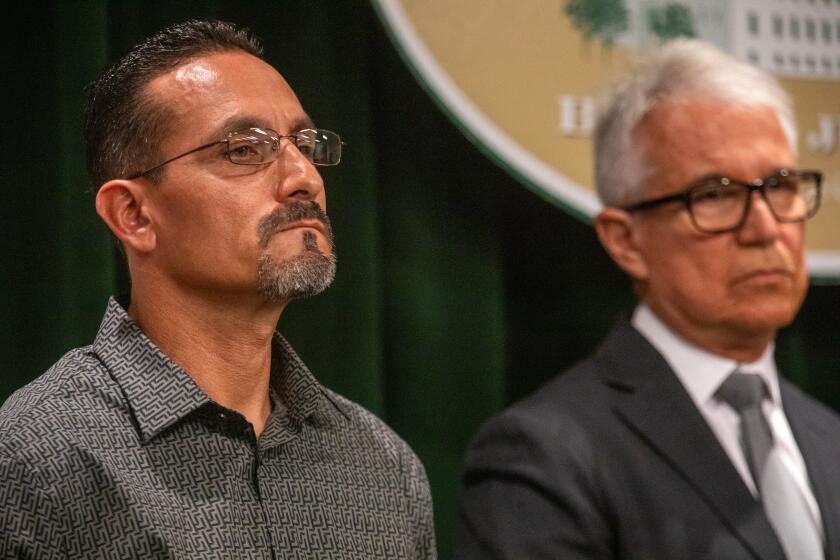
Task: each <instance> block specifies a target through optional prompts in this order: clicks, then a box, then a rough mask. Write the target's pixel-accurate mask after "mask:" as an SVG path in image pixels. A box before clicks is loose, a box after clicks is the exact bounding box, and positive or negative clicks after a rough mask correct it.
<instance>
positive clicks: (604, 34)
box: [565, 0, 696, 46]
mask: <svg viewBox="0 0 840 560" xmlns="http://www.w3.org/2000/svg"><path fill="white" fill-rule="evenodd" d="M565 11H566V15H567V16H569V19H571V20H572V23H573V24H574V26H575V27H576V28H577V29H579V30H580V31H581V32H582V33H583V36H584V38H586V39H587V40H590V39H593V38H594V39H598V40H600V41H602V42H603V43H604V44H605V45H607V46H610V45H612V44H613V43H614V42H615V40H616V39H617V38H618V37H619V36H620V35H621V34H622V33H624V32H625V31H627V28H628V26H629V18H628V12H627V8H626V7H625V5H624V1H623V0H568V2H567V3H566V10H565ZM647 20H648V21H647V23H648V29H649V31H650V32H651V33H652V34H653V35H655V36H656V37H658V38H659V39H660V40H662V41H668V40H671V39H675V38H677V37H694V36H695V35H696V34H695V32H694V24H693V22H692V19H691V10H690V9H689V8H688V6H685V5H683V4H678V3H673V2H669V3H667V4H664V5H663V6H661V7H655V6H651V7H649V8H648V9H647Z"/></svg>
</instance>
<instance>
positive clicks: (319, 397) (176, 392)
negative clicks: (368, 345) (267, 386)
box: [93, 297, 349, 442]
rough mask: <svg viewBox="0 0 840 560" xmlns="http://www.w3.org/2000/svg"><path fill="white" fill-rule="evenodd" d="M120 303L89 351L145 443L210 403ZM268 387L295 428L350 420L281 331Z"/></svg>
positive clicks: (274, 341) (113, 301)
mask: <svg viewBox="0 0 840 560" xmlns="http://www.w3.org/2000/svg"><path fill="white" fill-rule="evenodd" d="M120 300H121V301H118V300H117V299H116V298H113V297H112V298H110V299H109V300H108V307H107V309H106V311H105V316H104V317H103V319H102V324H101V325H100V327H99V332H98V333H97V335H96V339H95V340H94V343H93V351H94V353H95V354H96V355H97V356H98V358H99V360H101V361H102V363H103V364H104V365H105V367H107V368H108V370H109V371H110V373H111V375H112V376H113V378H114V380H115V381H116V382H117V384H118V385H119V386H120V388H121V389H122V391H123V393H124V394H125V397H126V400H127V401H128V405H129V407H130V408H131V411H132V413H133V415H134V418H135V420H136V423H137V427H138V430H139V431H140V435H141V437H142V439H143V441H144V442H145V441H149V440H151V439H152V438H154V437H155V436H156V435H157V434H159V433H160V432H162V431H163V430H164V429H166V428H167V427H169V426H171V425H173V424H175V423H176V422H178V421H179V420H181V419H183V418H184V417H186V416H187V415H188V414H190V413H191V412H193V411H194V410H196V409H198V408H199V407H201V406H203V405H205V404H207V403H210V402H212V401H211V400H210V398H209V397H208V396H207V395H206V394H204V392H203V391H202V390H201V389H200V388H199V387H198V385H196V384H195V382H194V381H193V380H192V378H191V377H190V376H189V375H188V374H187V373H186V372H185V371H184V370H183V369H182V368H181V367H180V366H178V365H177V364H176V363H174V362H173V361H172V360H171V359H169V357H168V356H166V354H164V353H163V352H162V351H161V350H160V349H159V348H158V347H157V346H155V344H154V343H153V342H152V341H151V340H149V338H148V337H146V335H145V334H143V331H142V330H141V329H140V326H139V325H138V324H137V323H136V322H135V321H134V319H132V318H131V317H130V316H129V315H128V313H127V311H126V308H125V306H127V303H128V302H127V298H126V299H125V300H123V299H122V298H120ZM271 384H272V387H273V388H274V390H275V391H276V393H277V395H278V396H279V397H280V399H281V400H282V402H283V404H284V405H285V407H286V409H287V413H288V415H289V419H290V420H291V421H292V422H293V423H295V424H297V425H300V424H302V423H303V422H304V420H306V419H307V418H309V417H310V416H313V415H316V416H319V417H320V418H322V419H323V420H326V421H327V423H329V419H337V418H343V417H346V418H349V416H348V415H347V413H346V412H345V411H344V410H343V409H342V407H341V405H340V403H339V402H338V400H337V399H335V398H332V397H331V395H330V394H329V393H328V392H327V391H325V390H324V389H323V387H321V385H320V384H319V383H318V382H317V381H316V380H315V377H314V376H313V375H312V373H311V372H310V371H309V369H308V368H307V367H306V365H304V363H303V361H302V360H301V359H300V357H298V355H297V354H296V353H295V351H294V350H293V349H292V347H291V346H290V345H289V343H288V342H287V341H286V340H285V339H284V338H283V337H282V336H281V335H280V334H279V333H275V335H274V337H273V339H272V352H271Z"/></svg>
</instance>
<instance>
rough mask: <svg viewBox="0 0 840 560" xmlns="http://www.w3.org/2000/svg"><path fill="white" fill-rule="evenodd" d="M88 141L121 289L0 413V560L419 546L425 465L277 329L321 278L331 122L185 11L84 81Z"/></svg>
mask: <svg viewBox="0 0 840 560" xmlns="http://www.w3.org/2000/svg"><path fill="white" fill-rule="evenodd" d="M86 137H87V138H86V139H87V149H88V167H89V171H90V173H91V175H92V178H93V180H94V183H95V184H97V185H100V187H99V189H98V192H97V196H96V209H97V212H98V213H99V215H100V216H101V217H102V219H103V220H104V221H105V223H106V224H107V225H108V227H109V228H110V230H111V232H112V233H113V234H114V236H115V237H116V238H117V239H118V240H119V242H120V244H121V245H122V247H123V248H124V250H125V254H126V257H127V260H128V266H129V270H130V274H131V280H132V288H131V294H130V298H124V299H111V301H110V302H109V303H108V307H107V310H106V313H105V317H104V319H103V321H102V326H101V327H100V330H99V333H98V334H97V336H96V339H95V341H94V343H93V345H91V346H88V347H85V348H79V349H75V350H72V351H71V352H69V353H68V354H66V355H65V356H64V357H63V358H62V359H61V360H59V362H58V363H56V364H55V365H54V366H53V367H52V368H50V370H49V371H47V372H46V373H45V374H44V375H42V376H41V377H40V378H38V379H37V380H36V381H34V382H33V383H31V384H30V385H28V386H27V387H25V388H23V389H21V390H20V391H18V392H17V393H15V394H14V395H13V396H12V397H11V398H10V399H9V400H8V401H7V402H6V403H5V405H4V406H3V408H2V409H0V557H2V558H94V557H95V558H127V557H131V558H202V559H206V558H290V559H291V558H342V559H343V558H365V559H376V558H382V559H385V558H388V559H392V558H417V559H433V558H435V557H436V553H435V543H434V533H433V524H432V506H431V496H430V491H429V486H428V482H427V480H426V475H425V472H424V470H423V466H422V465H421V464H420V462H419V461H418V459H417V458H416V457H415V455H414V454H413V453H412V451H411V450H410V449H409V447H408V446H407V445H406V444H405V443H404V442H403V441H401V440H400V439H399V437H397V436H396V435H395V434H394V433H393V432H392V431H390V430H389V429H388V428H387V427H386V426H385V425H384V424H383V423H382V422H381V421H380V420H378V419H377V418H375V417H374V416H373V415H371V414H370V413H368V412H367V411H365V410H363V409H362V408H361V407H359V406H358V405H356V404H354V403H351V402H349V401H347V400H346V399H344V398H342V397H340V396H338V395H336V394H334V393H332V392H331V391H329V390H328V389H326V388H324V387H322V386H321V385H319V384H318V382H317V381H316V380H315V378H314V377H313V376H312V374H311V373H310V372H309V371H308V370H307V368H306V366H305V365H304V364H303V363H302V362H301V360H300V359H299V358H298V357H297V355H296V354H295V353H294V351H293V350H292V349H291V347H290V346H289V345H288V343H287V342H286V341H285V340H284V339H283V338H282V337H281V336H280V335H279V334H277V333H276V332H275V326H276V324H277V321H278V319H279V317H280V314H281V312H282V311H283V309H284V308H285V306H286V304H287V303H288V302H289V301H291V300H292V299H295V298H298V297H305V296H309V295H313V294H317V293H319V292H320V291H322V290H324V289H325V288H326V287H327V286H328V285H329V284H330V282H331V281H332V279H333V276H334V273H335V256H334V248H333V244H332V232H331V229H330V225H329V220H328V219H327V216H326V214H325V208H326V200H325V193H324V185H323V182H322V180H321V177H320V175H319V173H318V171H317V170H316V167H315V166H318V165H335V164H337V163H338V162H339V160H340V158H341V145H342V143H341V140H340V138H339V136H338V135H337V134H335V133H334V132H330V131H328V130H324V129H318V128H316V127H315V126H314V124H313V123H312V122H311V120H310V119H309V117H308V116H307V115H306V113H305V112H304V111H303V109H302V107H301V105H300V103H299V102H298V100H297V98H296V97H295V94H294V92H293V91H292V90H291V89H290V87H289V85H288V84H287V83H286V82H285V80H284V79H283V78H282V77H281V76H280V74H278V73H277V71H276V70H274V68H272V67H271V66H269V65H268V64H267V63H265V62H264V61H263V60H262V58H261V47H260V46H259V43H258V42H257V41H256V39H254V38H253V37H252V36H251V35H250V34H249V33H248V32H247V30H244V29H241V28H237V27H235V26H233V25H231V24H226V23H221V22H204V21H190V22H186V23H184V24H180V25H176V26H173V27H170V28H167V29H165V30H163V31H161V32H159V33H158V34H156V35H154V36H153V37H151V38H149V39H147V40H146V41H144V42H143V43H141V44H139V45H138V46H136V47H135V48H134V49H132V50H131V51H130V52H129V53H128V54H127V55H126V56H125V57H124V58H122V59H121V60H119V61H118V62H116V63H115V64H114V65H112V66H111V67H110V68H108V69H107V70H106V71H105V73H104V74H103V75H102V76H101V77H100V78H99V79H98V80H97V81H95V82H94V83H93V84H91V87H90V90H89V93H88V107H87V121H86Z"/></svg>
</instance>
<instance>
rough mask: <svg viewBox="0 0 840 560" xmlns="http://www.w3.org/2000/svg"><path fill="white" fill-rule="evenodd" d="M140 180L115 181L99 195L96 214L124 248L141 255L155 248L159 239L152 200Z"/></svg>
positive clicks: (106, 186)
mask: <svg viewBox="0 0 840 560" xmlns="http://www.w3.org/2000/svg"><path fill="white" fill-rule="evenodd" d="M145 195H146V193H145V190H144V188H143V185H141V184H140V183H139V182H138V181H133V180H127V179H112V180H111V181H108V182H107V183H105V184H104V185H102V186H101V187H100V188H99V192H98V193H96V212H97V214H99V216H100V217H101V218H102V220H103V221H104V222H105V223H106V224H107V225H108V228H109V229H110V230H111V231H112V232H113V234H114V235H115V236H116V237H117V239H119V240H120V242H122V244H123V246H125V247H131V248H132V249H134V250H135V251H138V252H140V253H148V252H150V251H152V250H153V249H154V248H155V244H156V242H157V238H156V235H155V229H154V222H153V221H152V220H151V219H150V212H149V209H150V208H149V201H148V199H147V197H146V196H145Z"/></svg>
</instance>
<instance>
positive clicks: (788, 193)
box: [624, 169, 822, 233]
mask: <svg viewBox="0 0 840 560" xmlns="http://www.w3.org/2000/svg"><path fill="white" fill-rule="evenodd" d="M821 185H822V173H820V172H819V171H797V170H793V169H780V170H779V171H777V172H776V173H773V174H772V175H769V176H768V177H765V178H764V179H757V180H755V181H753V182H750V183H748V182H745V181H738V180H736V179H729V178H728V177H710V178H706V179H702V180H700V181H699V182H697V183H694V184H692V185H691V186H690V187H688V188H687V189H686V190H684V191H683V192H681V193H678V194H673V195H669V196H663V197H660V198H654V199H651V200H644V201H642V202H639V203H637V204H633V205H630V206H626V207H624V210H625V211H627V212H637V211H640V210H646V209H650V208H654V207H656V206H660V205H662V204H667V203H669V202H682V203H683V204H685V207H686V209H687V210H688V214H689V216H690V217H691V222H692V223H693V224H694V227H695V228H697V229H698V230H699V231H701V232H703V233H723V232H725V231H733V230H736V229H738V228H740V227H741V226H743V225H744V222H745V221H746V220H747V215H748V214H749V212H750V203H751V201H752V198H753V197H752V193H753V192H754V191H757V192H758V193H759V194H760V195H761V197H762V198H763V199H764V201H765V202H766V203H767V206H768V207H769V208H770V211H771V212H772V213H773V217H774V218H776V221H778V222H782V223H793V222H804V221H805V220H807V219H808V218H811V217H813V216H814V214H816V213H817V210H819V207H820V186H821Z"/></svg>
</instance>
